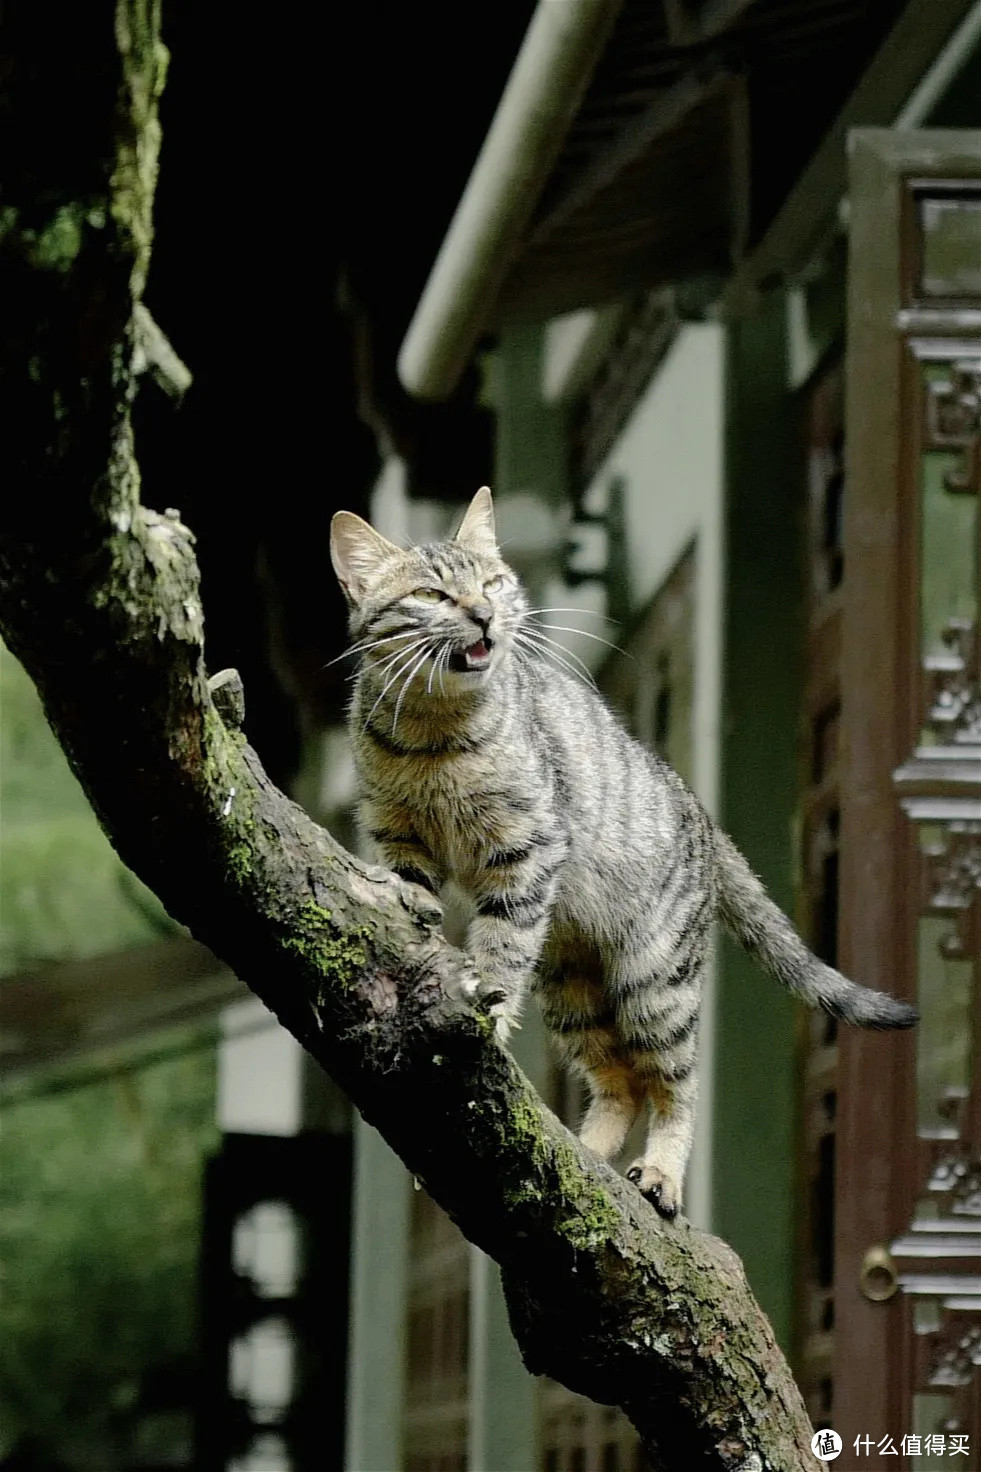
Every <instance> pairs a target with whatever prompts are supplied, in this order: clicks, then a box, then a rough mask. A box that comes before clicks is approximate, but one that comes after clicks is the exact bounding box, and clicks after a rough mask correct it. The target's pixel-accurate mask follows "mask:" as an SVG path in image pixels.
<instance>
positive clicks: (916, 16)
mask: <svg viewBox="0 0 981 1472" xmlns="http://www.w3.org/2000/svg"><path fill="white" fill-rule="evenodd" d="M974 3H975V0H930V4H929V5H924V4H923V3H922V0H909V3H908V4H907V6H906V8H905V10H904V11H903V13H902V15H901V16H900V18H899V20H898V21H897V22H896V24H895V26H894V27H893V28H892V30H891V31H890V32H889V35H888V36H887V37H886V39H885V41H884V42H883V44H882V45H881V46H880V48H879V50H878V51H877V52H876V55H875V57H874V58H873V60H872V62H871V64H870V65H869V66H868V67H867V69H866V71H865V72H864V74H863V76H862V79H861V81H860V82H859V84H858V86H857V87H856V88H855V90H854V92H853V93H852V95H851V97H849V99H848V101H847V102H846V103H845V106H844V107H843V108H842V110H841V112H840V113H839V114H838V117H837V118H836V119H835V122H834V123H833V124H832V126H831V129H830V131H829V132H828V133H827V135H826V136H825V139H824V141H823V143H821V144H820V146H819V147H818V150H817V152H816V153H815V154H814V156H813V158H812V159H811V162H810V163H809V164H808V166H807V168H806V169H805V170H804V172H803V173H802V174H801V176H800V178H799V179H798V180H797V183H796V184H795V185H794V187H793V189H792V190H791V192H790V194H789V195H788V196H787V198H786V200H785V201H784V203H783V205H782V206H781V208H780V210H779V212H778V214H777V215H776V218H775V219H774V220H773V221H772V223H771V224H770V226H769V228H768V229H767V230H766V232H765V234H764V235H763V238H762V239H761V240H760V241H759V243H758V244H757V245H756V247H755V249H753V250H752V251H751V253H750V254H749V255H748V256H747V257H746V258H745V259H744V260H743V261H742V263H741V264H740V266H739V267H738V269H737V270H736V271H735V273H734V274H733V277H732V279H731V280H730V282H729V285H728V287H727V288H726V290H725V292H724V294H723V297H722V303H721V313H722V315H723V316H725V317H730V318H731V317H741V316H746V315H748V314H750V313H752V312H754V311H755V310H756V308H757V305H758V302H759V298H760V294H761V292H762V291H765V290H766V288H767V287H768V286H769V285H771V284H773V282H775V281H776V280H779V279H782V278H784V277H786V276H788V275H791V274H792V273H793V272H795V271H798V270H800V269H802V267H803V266H804V265H805V264H806V263H807V260H808V258H809V257H810V256H811V255H813V254H814V253H815V251H816V250H817V249H818V247H819V246H820V245H821V243H822V242H823V241H824V240H826V239H828V238H829V237H830V236H832V235H833V234H834V233H835V232H836V231H837V230H838V228H839V225H838V206H839V201H840V200H841V199H842V197H843V196H844V194H845V189H846V167H847V151H848V134H849V131H850V130H851V129H852V128H856V127H888V126H890V125H891V124H892V123H893V122H894V121H895V119H896V116H897V114H898V113H899V110H900V108H901V107H902V106H903V103H904V102H905V101H906V99H907V98H908V97H909V95H910V93H911V92H912V91H913V89H914V87H916V85H917V83H918V82H920V80H921V79H922V77H923V76H924V74H925V72H926V71H927V70H928V69H929V67H930V65H931V63H932V62H933V61H934V60H935V58H936V57H937V55H938V53H939V52H941V51H942V50H943V48H944V47H945V46H946V45H947V43H948V42H949V41H950V39H951V37H952V36H953V34H954V32H955V30H956V29H957V27H958V26H959V25H960V23H961V21H963V19H964V17H965V16H966V15H967V13H968V12H969V11H970V10H971V8H972V5H973V4H974Z"/></svg>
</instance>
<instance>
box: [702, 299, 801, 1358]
mask: <svg viewBox="0 0 981 1472" xmlns="http://www.w3.org/2000/svg"><path fill="white" fill-rule="evenodd" d="M785 325H786V309H785V302H784V297H783V293H782V292H773V293H771V295H770V296H769V297H767V299H766V301H765V304H764V306H763V309H762V310H761V311H760V312H759V314H758V315H757V316H756V317H754V318H752V319H751V320H749V321H746V322H741V323H737V324H735V325H733V326H731V327H730V329H729V334H728V344H727V389H726V481H727V495H726V507H727V509H726V567H727V572H726V580H725V613H724V676H723V679H724V694H723V735H722V761H721V767H722V798H721V820H722V824H723V826H724V827H725V828H726V829H727V830H728V831H729V832H730V833H731V834H732V836H733V838H734V839H735V840H736V842H737V843H738V844H739V846H740V848H741V849H742V850H743V852H744V853H745V854H746V856H747V858H748V859H749V861H750V863H751V864H752V865H753V867H754V869H755V870H756V871H757V873H758V874H760V875H761V877H762V878H763V880H764V881H765V883H766V884H767V886H768V888H769V890H770V893H771V894H772V895H773V897H774V899H775V900H776V901H777V903H778V904H780V905H782V906H783V908H784V909H786V910H788V911H790V912H791V913H792V912H793V905H794V894H793V840H792V828H793V821H794V813H795V809H796V805H797V799H798V791H797V782H798V767H797V738H798V722H799V712H800V698H801V686H800V681H801V676H802V668H803V635H804V630H803V615H802V599H803V590H804V582H803V576H802V531H803V515H802V507H801V504H800V496H801V492H800V486H801V478H800V475H799V471H798V468H797V466H796V464H795V449H794V439H793V433H792V425H793V412H792V404H791V401H790V398H789V395H788V393H787V388H786V383H787V368H786V331H785ZM716 1005H717V1020H716V1056H717V1068H716V1079H715V1111H714V1168H713V1203H714V1212H713V1227H714V1230H715V1231H716V1232H718V1234H719V1235H720V1236H722V1237H724V1238H725V1239H726V1241H728V1242H730V1243H732V1245H733V1247H734V1248H735V1249H736V1251H737V1252H738V1253H739V1254H740V1256H741V1257H742V1258H743V1261H744V1263H745V1265H746V1270H747V1272H748V1274H749V1279H750V1282H751V1284H752V1286H753V1288H754V1290H755V1292H756V1294H757V1296H758V1297H759V1299H760V1302H761V1303H762V1306H763V1308H764V1310H765V1311H766V1313H767V1314H768V1315H769V1317H770V1319H771V1321H772V1323H773V1326H774V1329H775V1330H776V1333H777V1337H778V1339H779V1340H780V1342H781V1344H782V1345H783V1346H784V1347H785V1348H789V1346H790V1342H791V1335H792V1327H793V1248H794V1219H793V1206H794V1128H795V1101H796V1090H795V1082H794V1070H795V1046H794V1007H793V1003H792V1002H791V1000H790V998H789V996H788V995H787V994H786V992H784V991H783V989H782V988H781V987H780V986H779V985H778V984H777V983H776V982H774V981H772V980H771V979H770V978H769V977H767V976H766V975H765V974H764V973H763V972H761V971H760V970H759V969H758V968H757V967H756V966H755V965H754V964H753V963H752V962H751V961H750V960H749V959H748V957H747V956H746V955H745V954H744V953H743V952H742V951H741V950H739V949H737V948H736V947H735V946H733V945H731V944H730V943H729V942H728V941H727V940H725V941H723V942H722V943H721V946H720V955H719V980H718V998H717V1004H716Z"/></svg>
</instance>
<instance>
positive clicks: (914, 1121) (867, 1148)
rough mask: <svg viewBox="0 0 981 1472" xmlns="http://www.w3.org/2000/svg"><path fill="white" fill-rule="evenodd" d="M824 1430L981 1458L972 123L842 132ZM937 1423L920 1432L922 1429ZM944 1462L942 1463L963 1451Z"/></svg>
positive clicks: (930, 1461)
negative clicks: (871, 1000)
mask: <svg viewBox="0 0 981 1472" xmlns="http://www.w3.org/2000/svg"><path fill="white" fill-rule="evenodd" d="M851 183H852V229H851V247H850V249H851V254H850V271H851V276H852V280H851V283H850V305H849V312H850V316H849V360H848V436H849V438H848V450H847V455H846V458H847V461H848V466H849V479H848V488H847V510H846V541H845V555H846V566H845V609H846V618H845V631H844V634H845V637H844V658H843V711H844V716H845V722H844V724H845V740H846V751H847V758H848V759H847V764H846V767H845V769H844V771H845V777H844V783H843V786H844V790H843V799H844V800H843V862H844V870H843V873H844V883H843V889H842V899H843V927H842V941H843V962H844V965H845V968H846V969H849V970H851V972H852V974H854V975H855V977H856V980H859V981H863V982H866V983H867V984H869V985H874V986H878V987H880V988H881V989H883V990H887V991H891V992H893V993H894V994H897V995H900V996H905V997H908V998H912V999H915V1000H916V1001H917V1003H918V1006H919V1009H920V1013H921V1020H920V1022H919V1024H918V1026H917V1028H916V1030H915V1032H914V1033H912V1034H908V1035H906V1036H905V1037H894V1038H891V1039H875V1038H870V1037H868V1036H858V1035H856V1034H854V1033H851V1034H850V1035H849V1036H848V1037H847V1038H846V1037H845V1036H844V1034H843V1035H842V1038H841V1040H840V1047H841V1064H842V1074H841V1096H840V1103H841V1110H840V1117H841V1123H840V1128H839V1147H840V1154H841V1160H840V1170H839V1180H838V1193H837V1202H838V1209H839V1213H840V1223H839V1232H838V1275H837V1284H836V1299H837V1309H838V1345H837V1348H838V1360H837V1365H836V1387H838V1388H839V1390H840V1405H839V1408H838V1410H836V1422H835V1425H836V1429H837V1430H838V1431H839V1432H840V1434H841V1435H842V1436H843V1438H844V1440H845V1443H846V1445H848V1444H849V1443H850V1442H851V1439H852V1438H853V1437H854V1436H855V1435H856V1434H860V1435H861V1434H865V1433H868V1434H869V1435H871V1436H872V1437H873V1440H876V1439H878V1438H879V1437H882V1436H883V1435H892V1436H893V1437H894V1438H895V1441H896V1444H897V1446H899V1445H900V1443H901V1442H902V1439H903V1438H904V1437H908V1438H910V1439H912V1441H914V1442H918V1443H920V1444H921V1447H920V1448H918V1449H915V1450H913V1451H912V1452H908V1453H907V1455H908V1456H909V1460H908V1462H907V1463H906V1465H908V1466H911V1467H913V1466H915V1467H917V1468H920V1469H932V1468H934V1467H943V1466H945V1465H946V1464H947V1457H948V1456H949V1455H951V1454H952V1453H953V1452H954V1451H955V1449H956V1450H958V1451H960V1450H961V1449H964V1448H969V1452H968V1457H967V1458H966V1460H965V1462H964V1463H963V1464H962V1465H965V1466H967V1465H970V1466H972V1467H973V1466H977V1465H978V1458H979V1456H981V1379H979V1375H978V1369H979V1367H981V1353H979V1345H981V1068H979V1060H981V683H979V682H981V669H979V665H978V650H979V632H978V631H979V620H981V476H979V466H981V462H979V440H981V423H979V401H981V272H979V271H978V263H977V258H976V254H973V255H972V252H975V245H976V242H977V239H978V238H979V237H978V234H977V226H978V221H979V220H981V213H979V211H981V139H979V138H978V137H977V136H976V135H969V134H953V133H952V134H944V133H923V134H917V133H908V134H898V133H896V134H893V133H886V132H878V131H874V130H869V131H867V132H860V133H859V134H857V135H856V137H855V139H854V140H853V148H852V165H851ZM928 1439H929V1451H928V1450H927V1447H928ZM955 1465H958V1464H955Z"/></svg>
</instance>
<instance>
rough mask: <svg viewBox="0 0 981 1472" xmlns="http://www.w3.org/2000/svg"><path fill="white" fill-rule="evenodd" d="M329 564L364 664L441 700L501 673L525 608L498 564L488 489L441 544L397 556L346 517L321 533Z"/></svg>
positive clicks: (511, 577) (400, 550) (520, 592)
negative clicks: (326, 535) (422, 684)
mask: <svg viewBox="0 0 981 1472" xmlns="http://www.w3.org/2000/svg"><path fill="white" fill-rule="evenodd" d="M330 558H331V562H332V563H333V565H334V571H335V572H336V574H337V578H338V582H339V583H340V585H341V587H342V589H343V590H344V596H345V598H346V599H347V602H348V607H349V609H350V627H351V633H352V635H353V636H354V638H355V645H354V648H355V649H356V650H358V652H359V653H360V654H361V658H362V660H363V661H367V662H370V663H371V664H374V665H375V666H376V668H377V669H379V670H382V669H384V670H385V672H386V674H393V675H397V677H398V678H397V679H396V680H395V685H396V686H399V685H400V684H401V678H402V676H403V675H404V676H406V677H410V678H411V679H412V680H413V682H414V683H416V684H418V683H419V681H418V678H417V676H418V675H425V676H426V677H427V680H426V683H427V686H428V689H429V690H430V691H432V690H433V689H434V688H435V687H434V683H433V682H431V681H429V678H428V677H429V674H431V673H432V672H433V671H435V674H436V676H438V680H439V684H438V688H439V690H440V691H441V692H446V693H450V692H452V691H454V690H461V689H468V688H474V687H476V686H479V685H481V684H482V683H483V682H484V681H485V680H487V679H488V678H489V677H490V676H491V675H492V674H493V672H494V671H495V669H498V668H499V667H500V664H501V662H502V660H503V659H504V658H505V657H506V656H507V653H508V651H509V649H510V647H511V644H512V640H513V635H514V633H515V631H516V629H517V628H518V626H519V624H520V622H521V618H522V615H523V614H524V613H525V612H526V610H527V607H528V604H527V599H526V596H525V592H524V589H523V588H522V586H521V584H520V582H519V581H518V579H517V577H516V576H515V574H514V573H513V572H512V571H511V569H510V568H509V567H508V565H507V563H506V562H504V561H503V559H502V557H501V554H500V552H499V551H498V547H497V539H496V536H495V532H494V507H493V503H492V501H491V493H490V491H489V489H488V488H487V486H483V487H481V489H480V490H479V491H478V492H477V494H476V496H474V498H473V500H472V501H471V503H470V505H469V507H468V509H467V514H466V515H465V516H464V518H463V521H462V523H461V525H460V529H459V531H458V532H457V534H456V536H455V537H453V538H452V539H451V540H450V541H446V542H434V543H433V544H432V545H430V546H426V547H407V548H406V547H396V546H395V545H394V543H392V542H389V541H388V540H387V539H386V538H385V537H383V536H382V535H381V534H380V532H376V531H375V529H374V527H371V526H369V525H368V523H367V522H366V521H362V519H361V517H360V516H355V515H354V514H353V513H352V512H350V511H338V512H337V514H336V515H335V517H334V519H333V521H332V522H331V527H330Z"/></svg>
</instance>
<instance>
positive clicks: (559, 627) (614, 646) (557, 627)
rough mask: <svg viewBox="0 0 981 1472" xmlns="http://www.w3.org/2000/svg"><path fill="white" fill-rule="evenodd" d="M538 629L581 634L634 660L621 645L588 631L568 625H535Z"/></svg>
mask: <svg viewBox="0 0 981 1472" xmlns="http://www.w3.org/2000/svg"><path fill="white" fill-rule="evenodd" d="M534 627H535V628H536V629H554V630H555V631H556V633H558V634H580V635H581V636H582V638H584V639H595V640H596V642H597V644H605V645H606V647H607V649H615V650H616V652H617V654H625V655H626V656H627V658H628V659H633V655H632V654H627V651H626V650H625V649H621V648H620V645H619V644H611V643H610V641H609V639H602V638H601V637H600V635H599V634H591V633H590V632H589V630H588V629H573V628H571V627H570V626H569V625H568V624H540V623H536V624H535V625H534Z"/></svg>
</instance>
